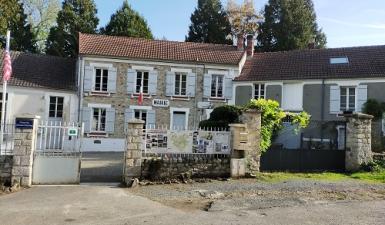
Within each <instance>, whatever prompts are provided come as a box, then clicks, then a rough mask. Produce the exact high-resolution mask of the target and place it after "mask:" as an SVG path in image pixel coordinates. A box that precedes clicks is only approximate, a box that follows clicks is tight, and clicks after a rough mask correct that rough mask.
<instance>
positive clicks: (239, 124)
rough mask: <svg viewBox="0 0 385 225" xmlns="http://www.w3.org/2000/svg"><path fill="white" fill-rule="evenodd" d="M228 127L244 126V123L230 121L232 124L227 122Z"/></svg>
mask: <svg viewBox="0 0 385 225" xmlns="http://www.w3.org/2000/svg"><path fill="white" fill-rule="evenodd" d="M229 127H246V124H244V123H232V124H229Z"/></svg>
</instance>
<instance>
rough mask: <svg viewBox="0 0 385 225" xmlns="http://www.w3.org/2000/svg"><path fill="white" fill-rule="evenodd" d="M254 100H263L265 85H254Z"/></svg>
mask: <svg viewBox="0 0 385 225" xmlns="http://www.w3.org/2000/svg"><path fill="white" fill-rule="evenodd" d="M254 89H255V90H254V98H255V99H260V98H262V99H264V98H265V85H264V84H255V85H254Z"/></svg>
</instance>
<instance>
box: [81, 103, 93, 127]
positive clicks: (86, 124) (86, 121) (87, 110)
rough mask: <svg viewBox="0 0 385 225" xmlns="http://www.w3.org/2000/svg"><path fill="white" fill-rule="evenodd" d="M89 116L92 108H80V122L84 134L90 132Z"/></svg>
mask: <svg viewBox="0 0 385 225" xmlns="http://www.w3.org/2000/svg"><path fill="white" fill-rule="evenodd" d="M91 116H92V108H89V107H84V108H82V122H83V123H84V133H90V132H91Z"/></svg>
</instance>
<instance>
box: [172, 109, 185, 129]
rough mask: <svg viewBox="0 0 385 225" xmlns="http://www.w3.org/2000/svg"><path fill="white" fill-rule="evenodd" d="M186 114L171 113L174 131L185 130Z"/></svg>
mask: <svg viewBox="0 0 385 225" xmlns="http://www.w3.org/2000/svg"><path fill="white" fill-rule="evenodd" d="M186 121H187V117H186V112H173V119H172V128H173V129H174V130H184V129H186Z"/></svg>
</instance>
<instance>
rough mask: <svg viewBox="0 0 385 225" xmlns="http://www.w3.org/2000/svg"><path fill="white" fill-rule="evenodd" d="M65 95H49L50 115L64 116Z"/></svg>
mask: <svg viewBox="0 0 385 225" xmlns="http://www.w3.org/2000/svg"><path fill="white" fill-rule="evenodd" d="M63 108H64V97H58V96H50V97H49V117H50V118H63Z"/></svg>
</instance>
